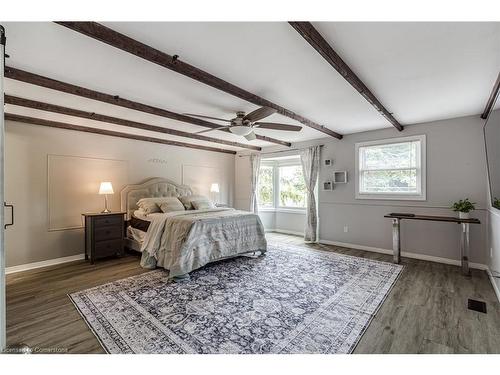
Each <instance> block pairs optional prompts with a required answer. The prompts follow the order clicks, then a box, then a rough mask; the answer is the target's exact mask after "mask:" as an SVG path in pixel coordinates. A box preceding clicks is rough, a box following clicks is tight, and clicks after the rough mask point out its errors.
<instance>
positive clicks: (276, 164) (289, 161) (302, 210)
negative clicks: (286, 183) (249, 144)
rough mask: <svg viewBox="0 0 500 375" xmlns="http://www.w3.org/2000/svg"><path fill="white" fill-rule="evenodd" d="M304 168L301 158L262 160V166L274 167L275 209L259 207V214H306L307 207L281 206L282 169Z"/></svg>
mask: <svg viewBox="0 0 500 375" xmlns="http://www.w3.org/2000/svg"><path fill="white" fill-rule="evenodd" d="M293 165H297V166H302V164H301V162H300V158H296V159H295V158H294V159H283V160H266V159H262V160H261V163H260V166H261V167H263V166H272V167H273V207H263V206H259V212H271V211H272V212H284V213H298V214H305V213H306V207H287V206H280V172H279V169H280V167H285V166H293Z"/></svg>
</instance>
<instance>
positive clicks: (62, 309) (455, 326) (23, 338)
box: [7, 233, 500, 353]
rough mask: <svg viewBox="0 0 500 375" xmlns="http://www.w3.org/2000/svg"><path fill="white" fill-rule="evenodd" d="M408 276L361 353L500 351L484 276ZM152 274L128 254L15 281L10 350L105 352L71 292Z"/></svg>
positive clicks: (409, 268) (285, 239)
mask: <svg viewBox="0 0 500 375" xmlns="http://www.w3.org/2000/svg"><path fill="white" fill-rule="evenodd" d="M268 238H269V239H270V240H272V241H279V242H282V243H289V244H295V245H302V246H310V247H313V248H317V249H321V250H327V251H334V252H337V253H342V254H348V255H354V256H358V257H364V258H370V259H376V260H381V261H387V262H390V261H391V257H390V256H388V255H384V254H378V253H371V252H366V251H361V250H353V249H347V248H342V247H337V246H327V245H305V244H304V243H303V241H302V239H301V238H300V237H297V236H290V235H283V234H277V233H268ZM402 264H403V265H404V266H405V268H404V270H403V272H402V274H401V276H400V278H399V279H398V281H397V282H396V284H395V286H394V288H393V289H392V291H391V292H390V294H389V296H388V297H387V299H386V301H385V302H384V304H383V305H382V307H381V308H380V310H379V311H378V313H377V315H376V316H375V318H374V319H373V321H372V323H371V324H370V326H369V327H368V329H367V330H366V332H365V334H364V335H363V337H362V338H361V340H360V342H359V344H358V346H357V347H356V350H355V353H500V304H499V303H498V300H497V299H496V296H495V293H494V291H493V288H492V287H491V284H490V281H489V279H488V276H487V275H486V273H485V272H484V271H479V270H472V277H471V278H467V277H464V276H462V275H461V273H460V268H459V267H455V266H449V265H444V264H438V263H432V262H426V261H419V260H414V259H407V258H403V260H402ZM143 272H147V271H146V270H143V269H142V268H141V267H140V266H139V259H138V258H137V257H135V256H127V257H125V258H121V259H110V260H103V261H100V262H97V263H96V264H95V265H90V264H89V263H87V262H84V261H78V262H73V263H67V264H63V265H58V266H53V267H47V268H43V269H37V270H32V271H26V272H20V273H16V274H11V275H8V276H7V344H8V345H9V346H14V345H17V344H19V343H24V344H27V345H29V346H30V347H36V348H39V350H41V351H46V350H52V351H53V352H69V353H103V352H104V351H103V349H102V348H101V346H100V344H99V342H98V341H97V339H96V338H95V336H94V335H93V334H92V332H91V331H90V330H89V328H88V327H87V325H86V324H85V322H84V321H83V319H82V318H81V317H80V315H79V314H78V312H77V311H76V309H75V307H74V306H73V305H72V303H71V302H70V300H69V298H68V297H67V294H68V293H72V292H75V291H78V290H82V289H86V288H90V287H93V286H96V285H100V284H103V283H106V282H109V281H113V280H118V279H122V278H125V277H128V276H132V275H136V274H140V273H143ZM468 298H474V299H478V300H481V301H485V302H486V304H487V309H488V311H487V314H483V313H479V312H475V311H471V310H468V309H467V299H468Z"/></svg>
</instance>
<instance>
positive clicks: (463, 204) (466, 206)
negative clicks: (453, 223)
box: [451, 198, 476, 212]
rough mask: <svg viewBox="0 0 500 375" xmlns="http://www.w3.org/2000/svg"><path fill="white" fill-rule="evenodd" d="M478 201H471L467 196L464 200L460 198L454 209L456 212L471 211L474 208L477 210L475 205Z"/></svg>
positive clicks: (454, 204)
mask: <svg viewBox="0 0 500 375" xmlns="http://www.w3.org/2000/svg"><path fill="white" fill-rule="evenodd" d="M475 204H476V203H474V202H471V201H470V200H469V198H465V199H464V200H462V199H460V200H459V201H458V202H455V203H453V206H451V208H453V211H455V212H457V211H458V212H470V211H472V210H475V209H476V207H475V206H474V205H475Z"/></svg>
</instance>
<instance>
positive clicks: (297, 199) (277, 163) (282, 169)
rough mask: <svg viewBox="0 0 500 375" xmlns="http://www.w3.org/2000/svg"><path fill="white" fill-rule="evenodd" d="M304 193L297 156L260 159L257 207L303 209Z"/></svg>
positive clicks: (304, 203) (304, 204) (304, 202)
mask: <svg viewBox="0 0 500 375" xmlns="http://www.w3.org/2000/svg"><path fill="white" fill-rule="evenodd" d="M306 193H307V191H306V185H305V182H304V175H303V173H302V165H301V163H300V157H299V156H292V157H290V156H288V157H282V158H273V159H263V160H262V161H261V166H260V171H259V186H258V202H259V208H261V209H264V210H265V209H285V210H286V209H290V210H305V207H306Z"/></svg>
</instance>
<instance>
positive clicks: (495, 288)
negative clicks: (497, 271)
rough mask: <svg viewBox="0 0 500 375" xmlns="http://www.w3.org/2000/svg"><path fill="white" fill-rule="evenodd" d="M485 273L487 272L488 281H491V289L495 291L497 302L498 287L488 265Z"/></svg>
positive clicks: (499, 294) (499, 296) (499, 300)
mask: <svg viewBox="0 0 500 375" xmlns="http://www.w3.org/2000/svg"><path fill="white" fill-rule="evenodd" d="M486 273H487V274H488V277H489V278H490V282H491V285H492V286H493V290H494V291H495V294H496V296H497V299H498V302H500V289H499V288H498V285H497V283H496V282H495V278H494V277H493V274H492V273H491V270H490V269H489V267H488V269H487V270H486Z"/></svg>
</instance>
